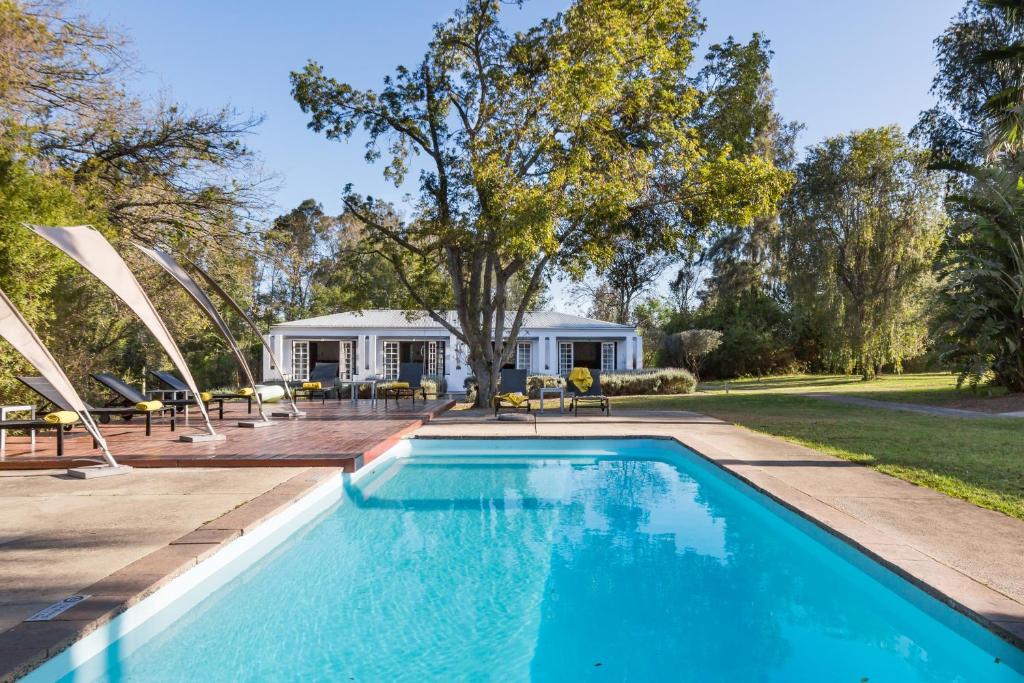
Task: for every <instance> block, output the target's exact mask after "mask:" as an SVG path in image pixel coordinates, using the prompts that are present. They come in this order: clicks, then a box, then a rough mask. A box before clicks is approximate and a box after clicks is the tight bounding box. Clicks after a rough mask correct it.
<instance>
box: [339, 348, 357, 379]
mask: <svg viewBox="0 0 1024 683" xmlns="http://www.w3.org/2000/svg"><path fill="white" fill-rule="evenodd" d="M339 343H340V344H341V346H340V348H339V349H338V375H339V376H340V377H341V378H342V379H352V375H353V374H354V373H355V370H356V363H355V360H356V358H355V342H350V341H343V342H339Z"/></svg>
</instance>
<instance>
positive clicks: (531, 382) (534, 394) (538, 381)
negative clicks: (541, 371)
mask: <svg viewBox="0 0 1024 683" xmlns="http://www.w3.org/2000/svg"><path fill="white" fill-rule="evenodd" d="M549 387H563V388H564V387H565V378H564V377H559V376H558V375H530V376H529V377H527V378H526V391H527V393H528V394H529V396H530V398H540V390H541V389H547V388H549Z"/></svg>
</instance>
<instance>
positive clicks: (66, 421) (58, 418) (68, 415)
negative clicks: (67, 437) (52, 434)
mask: <svg viewBox="0 0 1024 683" xmlns="http://www.w3.org/2000/svg"><path fill="white" fill-rule="evenodd" d="M43 420H44V421H46V422H49V423H50V424H52V425H70V424H74V423H76V422H78V413H76V412H75V411H73V410H58V411H56V412H53V413H48V414H47V415H46V417H44V418H43Z"/></svg>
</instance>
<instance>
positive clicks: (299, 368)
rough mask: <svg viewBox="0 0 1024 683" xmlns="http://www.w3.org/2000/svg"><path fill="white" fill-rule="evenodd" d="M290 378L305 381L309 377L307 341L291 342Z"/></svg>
mask: <svg viewBox="0 0 1024 683" xmlns="http://www.w3.org/2000/svg"><path fill="white" fill-rule="evenodd" d="M292 379H293V380H297V381H299V382H305V381H306V380H308V379H309V342H308V341H293V342H292Z"/></svg>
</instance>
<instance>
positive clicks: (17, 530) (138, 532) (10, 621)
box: [0, 468, 305, 633]
mask: <svg viewBox="0 0 1024 683" xmlns="http://www.w3.org/2000/svg"><path fill="white" fill-rule="evenodd" d="M303 471H305V470H304V469H295V468H262V469H251V470H249V469H247V470H235V469H212V468H203V469H187V470H171V469H159V470H141V469H136V470H133V471H132V472H131V473H129V474H127V475H122V476H117V477H103V478H99V479H87V480H82V479H71V478H70V477H68V476H67V475H65V474H64V473H63V472H54V471H43V472H0V556H2V557H3V561H0V633H2V632H3V631H6V630H7V629H10V628H11V627H13V626H16V625H17V624H19V623H20V622H21V621H22V620H23V619H25V617H28V616H30V615H32V614H34V613H35V612H37V611H39V610H40V609H42V608H43V607H46V606H47V605H50V604H52V603H54V602H56V601H57V600H61V599H63V598H66V597H67V596H69V595H73V594H75V593H77V592H78V591H79V590H80V589H82V588H84V587H86V586H88V585H90V584H92V583H94V582H96V581H99V580H100V579H102V578H104V577H105V576H107V575H109V574H112V573H114V572H115V571H117V570H118V569H120V568H121V567H123V566H125V565H127V564H129V563H131V562H134V561H135V560H138V559H139V558H141V557H143V556H145V555H148V554H149V553H151V552H153V551H154V550H157V549H158V548H162V547H164V546H166V545H167V544H168V543H170V542H171V541H173V540H174V539H176V538H178V537H179V536H182V535H183V534H186V533H188V532H190V531H192V530H194V529H196V528H197V527H199V526H201V525H202V524H203V523H205V522H207V521H209V520H211V519H213V518H215V517H219V516H220V515H222V514H224V513H225V512H228V511H230V510H232V509H234V508H235V507H237V506H239V505H241V504H242V503H245V502H246V501H248V500H251V499H252V498H255V497H256V496H258V495H260V494H262V493H264V492H266V491H268V490H270V489H272V488H273V487H275V486H277V485H278V484H280V483H282V482H284V481H286V480H288V479H289V478H291V477H293V476H295V475H296V474H297V473H299V472H303Z"/></svg>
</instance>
